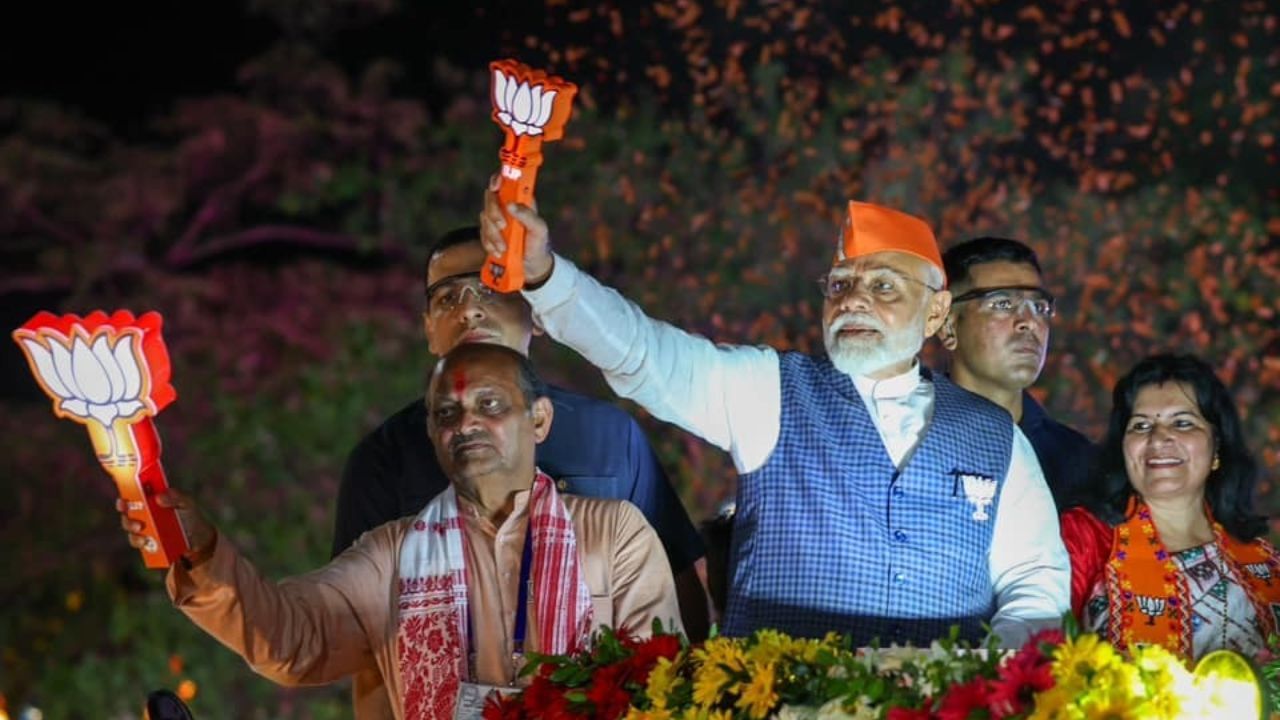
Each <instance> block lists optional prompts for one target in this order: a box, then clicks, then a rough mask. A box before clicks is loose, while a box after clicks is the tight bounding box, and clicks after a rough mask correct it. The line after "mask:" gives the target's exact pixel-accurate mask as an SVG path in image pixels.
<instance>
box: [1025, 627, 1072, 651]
mask: <svg viewBox="0 0 1280 720" xmlns="http://www.w3.org/2000/svg"><path fill="white" fill-rule="evenodd" d="M1066 641H1067V635H1066V633H1064V632H1062V629H1061V628H1050V629H1047V630H1041V631H1040V632H1038V633H1036V634H1035V635H1032V636H1031V639H1030V640H1028V641H1027V643H1026V644H1025V645H1023V646H1022V650H1021V651H1019V652H1026V651H1028V650H1032V649H1034V650H1035V652H1036V653H1037V654H1039V655H1042V656H1043V655H1044V654H1045V653H1043V652H1041V651H1040V650H1041V646H1043V645H1050V646H1057V645H1061V644H1062V643H1064V642H1066Z"/></svg>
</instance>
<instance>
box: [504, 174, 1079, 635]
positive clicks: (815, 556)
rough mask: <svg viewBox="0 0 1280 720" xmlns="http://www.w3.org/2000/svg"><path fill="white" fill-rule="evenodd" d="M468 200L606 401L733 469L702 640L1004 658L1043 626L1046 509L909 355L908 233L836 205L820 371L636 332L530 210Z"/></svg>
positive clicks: (1053, 546)
mask: <svg viewBox="0 0 1280 720" xmlns="http://www.w3.org/2000/svg"><path fill="white" fill-rule="evenodd" d="M493 190H494V186H493V184H491V185H490V191H489V192H488V193H487V194H486V197H485V210H484V212H483V213H482V214H481V240H482V242H483V243H484V246H485V249H486V250H487V251H488V252H489V253H490V254H491V255H500V254H501V253H503V252H504V251H505V249H506V248H505V243H504V242H503V239H502V228H503V227H505V225H506V223H507V222H508V220H507V219H506V217H505V216H504V213H503V210H505V211H506V212H507V213H510V214H511V216H512V217H513V218H514V220H513V221H515V222H520V223H522V224H523V225H524V226H525V227H526V229H527V231H528V232H527V234H526V237H525V256H524V258H525V262H524V265H525V275H526V277H527V278H529V279H530V281H531V284H532V287H529V288H526V290H525V292H524V294H525V297H526V298H528V299H529V302H530V305H531V306H532V307H533V310H534V315H535V317H536V318H537V319H538V322H539V323H540V325H541V326H542V327H543V328H545V329H546V332H547V333H548V334H549V335H551V337H553V338H554V339H556V340H557V341H559V342H561V343H564V344H566V345H568V346H569V347H572V348H573V349H574V350H576V351H578V352H579V353H581V354H582V355H583V356H584V357H586V358H587V360H589V361H590V362H591V363H592V364H594V365H596V366H597V367H599V368H600V369H601V370H602V371H603V372H604V373H605V377H606V379H607V380H608V381H609V383H610V385H611V386H612V387H613V388H614V390H616V391H617V392H618V393H619V394H621V395H623V396H625V397H630V398H632V399H633V400H635V401H637V402H638V403H640V404H641V405H643V406H644V407H645V408H646V409H648V410H649V411H650V412H651V413H653V414H654V415H655V416H657V417H659V418H661V419H663V420H667V421H669V422H674V423H676V424H678V425H680V426H681V427H682V428H684V429H686V430H688V431H689V432H692V433H694V434H695V435H698V436H700V437H702V438H704V439H706V440H708V441H709V442H711V443H713V444H715V445H717V446H719V447H721V448H723V449H725V450H727V451H728V452H729V453H730V455H731V457H732V459H733V462H734V465H735V466H736V467H737V469H738V472H739V474H740V476H739V479H738V489H737V498H736V506H737V513H736V516H735V520H734V527H733V540H732V556H733V561H732V568H731V571H730V572H731V580H730V587H729V598H728V607H727V610H726V613H725V618H724V622H723V626H722V630H723V631H724V633H725V634H727V635H737V636H741V635H747V634H750V633H751V632H753V631H755V630H758V629H762V628H776V629H779V630H782V631H784V632H788V633H790V634H793V635H799V636H805V637H821V636H822V635H824V634H825V633H826V632H828V631H837V632H841V633H845V634H847V635H848V636H849V637H850V638H851V639H852V640H853V642H855V643H859V644H868V643H870V642H871V641H872V640H873V639H878V640H879V641H880V642H881V643H882V644H885V645H887V644H889V643H904V642H912V643H914V644H917V645H928V644H929V643H930V642H931V641H932V640H935V639H937V638H940V637H945V636H946V635H947V634H948V632H949V630H950V628H951V627H952V626H959V628H960V634H961V636H962V637H964V638H966V639H969V640H979V639H981V637H982V636H983V634H984V629H983V625H984V624H987V623H989V624H990V627H991V630H992V631H993V632H994V633H995V634H996V635H997V636H998V637H999V638H1000V643H1001V644H1002V645H1004V646H1013V647H1016V646H1019V645H1021V644H1022V643H1023V642H1024V641H1025V640H1026V639H1027V638H1029V637H1030V636H1031V635H1032V634H1033V633H1034V632H1036V631H1038V630H1040V629H1044V628H1047V627H1056V626H1057V625H1059V623H1060V620H1061V617H1062V615H1063V613H1064V612H1066V610H1067V599H1068V598H1069V596H1070V592H1069V567H1068V561H1067V556H1066V551H1065V549H1064V548H1063V546H1062V541H1061V539H1060V538H1059V536H1058V522H1057V514H1056V512H1055V509H1054V505H1053V498H1052V496H1051V495H1050V494H1049V490H1048V488H1047V487H1046V486H1045V482H1044V477H1043V475H1042V474H1041V472H1040V466H1039V464H1038V463H1037V462H1036V459H1035V454H1034V451H1033V450H1032V449H1031V446H1030V444H1029V443H1028V442H1027V440H1026V438H1025V437H1024V436H1023V435H1022V433H1021V432H1020V431H1018V430H1017V428H1016V427H1015V426H1014V424H1013V423H1012V421H1011V420H1010V418H1009V415H1008V413H1006V412H1004V411H1003V410H1001V409H1000V408H998V407H996V406H995V405H993V404H991V403H990V402H988V401H986V400H984V399H983V398H981V397H979V396H977V395H974V394H973V393H970V392H967V391H965V390H963V389H961V388H958V387H956V386H955V385H954V384H952V383H950V382H949V381H947V380H946V379H945V378H943V377H941V376H935V375H932V374H931V373H930V372H929V371H928V370H927V369H926V368H923V367H921V365H920V364H919V362H918V361H917V359H916V355H917V353H918V352H919V351H920V348H921V346H922V345H923V343H924V340H925V338H927V337H929V336H931V335H933V334H934V333H935V332H937V330H938V328H939V327H940V326H941V324H942V322H943V320H944V319H945V318H946V316H947V311H948V308H949V307H950V302H951V294H950V293H949V292H948V291H947V290H945V277H944V275H943V268H942V259H941V256H940V255H939V253H938V245H937V241H936V240H935V239H934V236H933V232H932V231H931V230H930V229H929V227H928V225H926V224H925V223H924V222H923V221H921V220H920V219H918V218H915V217H912V216H910V215H906V214H905V213H901V212H898V211H896V210H892V209H889V208H886V207H881V206H878V205H872V204H869V203H859V202H851V203H849V206H848V212H847V215H846V217H845V221H844V225H843V228H842V232H841V234H840V239H839V241H838V242H837V243H836V256H835V259H834V261H833V263H832V267H831V270H830V272H829V274H828V275H827V276H826V277H825V278H823V279H822V280H821V281H820V288H821V289H822V292H823V295H824V297H825V302H824V303H823V334H824V338H825V340H826V346H827V353H828V356H829V357H828V358H819V357H811V356H808V355H804V354H801V353H795V352H779V351H776V350H774V349H772V348H767V347H746V346H729V345H717V344H716V343H713V342H711V341H710V340H708V339H706V338H703V337H700V336H696V335H691V334H689V333H686V332H684V331H682V330H680V329H678V328H675V327H673V326H671V325H668V324H666V323H663V322H660V321H656V320H653V319H651V318H648V317H646V316H645V315H644V313H643V312H642V311H641V310H640V308H638V307H637V306H636V305H634V304H633V303H631V302H629V301H628V300H626V299H625V298H623V297H622V296H621V295H619V294H618V293H617V292H615V291H613V290H610V289H608V288H605V287H603V286H601V285H600V284H599V283H597V282H596V281H595V280H593V279H592V278H591V277H589V276H588V275H586V274H585V273H583V272H582V271H580V270H578V269H577V268H576V267H575V266H574V265H573V264H572V263H571V262H570V261H568V260H566V259H565V258H563V257H561V256H558V255H553V254H552V253H551V250H550V247H549V242H548V231H547V226H546V223H545V222H544V221H543V220H542V218H541V217H539V216H538V214H537V213H536V211H534V210H533V209H531V208H528V207H525V206H519V205H508V206H506V207H505V208H502V207H500V206H499V203H498V199H497V195H496V194H495V193H494V192H493Z"/></svg>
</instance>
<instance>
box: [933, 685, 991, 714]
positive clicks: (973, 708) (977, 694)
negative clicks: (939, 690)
mask: <svg viewBox="0 0 1280 720" xmlns="http://www.w3.org/2000/svg"><path fill="white" fill-rule="evenodd" d="M989 694H990V692H989V690H988V689H987V679H986V678H981V677H979V678H974V679H973V680H970V681H969V682H967V683H963V684H960V685H952V686H951V688H950V689H948V690H947V694H946V695H945V696H943V698H942V706H941V707H939V708H938V719H939V720H969V717H970V716H971V715H972V714H973V713H975V712H982V713H983V714H984V715H985V714H986V710H987V697H988V695H989Z"/></svg>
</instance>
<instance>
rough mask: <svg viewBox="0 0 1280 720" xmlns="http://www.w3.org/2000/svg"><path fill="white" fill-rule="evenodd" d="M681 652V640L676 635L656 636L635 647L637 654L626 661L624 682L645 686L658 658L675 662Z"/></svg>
mask: <svg viewBox="0 0 1280 720" xmlns="http://www.w3.org/2000/svg"><path fill="white" fill-rule="evenodd" d="M679 652H680V638H679V637H677V636H675V635H655V636H653V637H651V638H649V639H648V640H646V641H644V642H643V643H640V644H639V645H637V646H636V647H635V654H634V655H632V656H631V657H630V658H629V659H628V660H627V661H626V672H625V673H624V676H623V682H627V683H635V684H636V685H639V686H642V687H643V686H644V684H645V683H647V682H649V673H650V672H652V671H653V667H654V666H655V665H657V664H658V658H667V659H668V660H674V659H675V657H676V655H677V654H679Z"/></svg>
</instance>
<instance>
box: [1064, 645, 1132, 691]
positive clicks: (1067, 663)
mask: <svg viewBox="0 0 1280 720" xmlns="http://www.w3.org/2000/svg"><path fill="white" fill-rule="evenodd" d="M1118 662H1120V656H1119V655H1117V654H1116V651H1115V648H1113V647H1111V645H1110V644H1108V643H1105V642H1102V641H1101V640H1100V639H1099V638H1098V636H1097V635H1081V636H1080V637H1078V638H1075V639H1068V640H1067V641H1066V642H1064V643H1062V644H1061V645H1059V646H1058V647H1057V649H1056V650H1054V652H1053V679H1054V680H1055V681H1057V683H1058V685H1060V686H1064V687H1065V688H1066V689H1067V691H1068V694H1069V695H1073V694H1074V692H1075V691H1077V690H1083V689H1085V688H1088V687H1090V686H1091V685H1092V684H1093V683H1092V678H1093V676H1094V675H1096V674H1098V673H1099V672H1101V671H1103V670H1105V669H1107V668H1108V667H1110V666H1112V665H1115V664H1116V663H1118Z"/></svg>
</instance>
